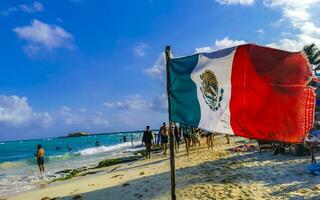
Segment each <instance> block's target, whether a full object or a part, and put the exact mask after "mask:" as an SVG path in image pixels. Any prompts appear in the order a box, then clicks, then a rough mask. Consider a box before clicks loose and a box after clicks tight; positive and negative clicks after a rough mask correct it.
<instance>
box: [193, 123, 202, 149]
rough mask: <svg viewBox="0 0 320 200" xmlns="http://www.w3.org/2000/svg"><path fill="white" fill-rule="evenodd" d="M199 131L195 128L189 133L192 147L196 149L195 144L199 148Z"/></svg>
mask: <svg viewBox="0 0 320 200" xmlns="http://www.w3.org/2000/svg"><path fill="white" fill-rule="evenodd" d="M199 137H200V135H199V129H197V128H192V131H191V140H192V147H193V146H194V147H197V145H196V144H197V143H198V144H199V147H200V146H201V143H200V140H199Z"/></svg>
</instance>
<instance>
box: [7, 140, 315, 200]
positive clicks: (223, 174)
mask: <svg viewBox="0 0 320 200" xmlns="http://www.w3.org/2000/svg"><path fill="white" fill-rule="evenodd" d="M230 140H231V143H230V144H225V143H226V140H225V138H224V137H223V136H217V137H216V138H215V141H214V143H215V146H214V149H213V150H207V148H206V145H205V140H204V139H202V140H201V143H202V146H201V147H200V148H198V147H197V148H196V149H193V150H192V151H191V154H190V156H189V157H187V156H186V155H185V148H184V145H180V149H179V152H178V154H177V156H176V176H177V188H176V190H177V196H178V197H179V198H178V199H191V200H192V199H230V198H231V199H292V198H298V199H299V198H300V199H301V198H308V199H317V198H318V196H320V180H319V178H318V177H317V176H313V175H310V174H308V173H307V172H306V165H307V164H308V163H309V157H293V156H290V155H277V156H273V154H272V152H268V151H267V152H262V153H259V152H258V151H257V150H254V151H248V152H232V151H229V150H228V149H230V148H234V147H236V146H239V145H243V144H252V145H255V143H254V142H250V141H248V140H245V139H239V138H235V137H233V138H231V139H230ZM98 170H99V172H98V173H95V174H88V175H86V176H80V177H76V178H72V179H69V180H65V181H61V182H57V183H51V184H48V185H46V186H43V188H38V189H35V190H32V191H26V192H23V193H19V194H15V195H12V196H9V197H8V200H9V199H12V200H25V199H35V200H36V199H43V198H45V197H47V199H52V198H55V197H59V198H57V199H59V200H60V199H63V200H66V199H73V198H79V199H124V200H126V199H137V200H138V199H157V200H165V199H170V165H169V156H166V157H165V156H162V155H161V153H152V155H151V159H141V160H138V161H132V162H128V163H122V164H116V165H112V166H108V167H103V168H99V169H98Z"/></svg>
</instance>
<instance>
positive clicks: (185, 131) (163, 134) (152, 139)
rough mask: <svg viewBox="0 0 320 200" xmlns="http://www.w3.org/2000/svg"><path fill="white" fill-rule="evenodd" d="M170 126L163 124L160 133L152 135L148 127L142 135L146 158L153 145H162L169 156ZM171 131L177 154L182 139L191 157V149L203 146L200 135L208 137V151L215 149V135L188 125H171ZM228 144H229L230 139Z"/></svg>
mask: <svg viewBox="0 0 320 200" xmlns="http://www.w3.org/2000/svg"><path fill="white" fill-rule="evenodd" d="M169 131H170V129H169V126H168V125H167V124H166V122H163V124H162V126H161V127H160V129H159V132H158V133H154V134H153V133H152V131H150V126H147V127H146V130H145V131H144V132H143V135H142V144H143V145H144V146H145V147H146V157H147V158H150V153H151V148H152V146H153V145H159V144H161V147H162V150H163V155H167V150H168V143H169ZM171 131H172V133H173V135H174V146H175V150H176V152H178V149H179V144H180V142H181V141H182V138H183V140H184V143H185V147H186V152H187V156H189V152H190V148H191V147H197V146H199V147H200V146H201V142H200V135H205V136H206V143H207V146H208V149H213V140H214V134H213V133H209V132H205V131H202V130H200V129H198V128H194V127H191V126H188V125H183V124H180V126H179V125H177V124H176V123H175V122H173V123H172V124H171ZM227 139H228V143H229V138H227Z"/></svg>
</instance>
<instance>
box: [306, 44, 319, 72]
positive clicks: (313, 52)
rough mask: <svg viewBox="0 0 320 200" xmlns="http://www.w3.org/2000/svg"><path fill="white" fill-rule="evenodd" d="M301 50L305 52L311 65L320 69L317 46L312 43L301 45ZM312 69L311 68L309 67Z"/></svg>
mask: <svg viewBox="0 0 320 200" xmlns="http://www.w3.org/2000/svg"><path fill="white" fill-rule="evenodd" d="M303 51H304V52H305V53H306V55H307V57H308V60H309V62H310V64H311V65H312V66H315V67H316V69H317V68H319V69H318V70H320V50H319V49H318V47H317V46H316V45H315V44H314V43H312V44H309V45H306V46H304V47H303ZM311 70H313V69H311Z"/></svg>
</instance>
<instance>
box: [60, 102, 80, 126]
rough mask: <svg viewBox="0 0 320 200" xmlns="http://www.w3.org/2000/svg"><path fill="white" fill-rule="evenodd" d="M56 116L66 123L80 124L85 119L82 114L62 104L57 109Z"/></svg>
mask: <svg viewBox="0 0 320 200" xmlns="http://www.w3.org/2000/svg"><path fill="white" fill-rule="evenodd" d="M58 116H59V118H61V119H62V120H63V121H64V122H65V123H66V124H81V123H83V122H84V121H85V118H84V117H83V116H82V115H80V114H78V113H75V112H73V111H72V109H71V108H70V107H68V106H62V107H61V108H60V110H59V111H58Z"/></svg>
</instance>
